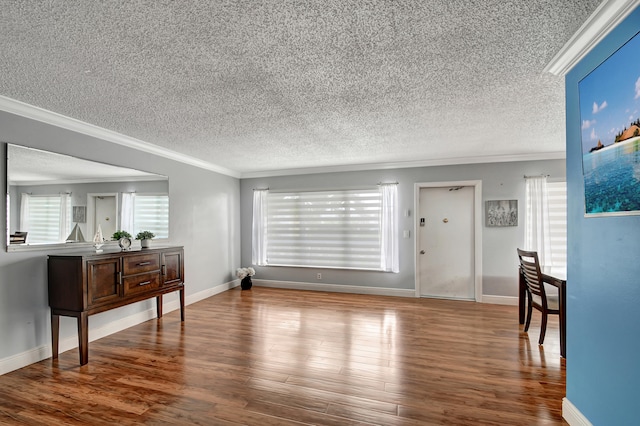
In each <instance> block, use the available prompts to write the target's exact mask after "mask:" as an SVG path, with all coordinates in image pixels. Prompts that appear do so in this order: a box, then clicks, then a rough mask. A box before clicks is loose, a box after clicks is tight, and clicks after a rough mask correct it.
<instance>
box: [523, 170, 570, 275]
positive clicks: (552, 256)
mask: <svg viewBox="0 0 640 426" xmlns="http://www.w3.org/2000/svg"><path fill="white" fill-rule="evenodd" d="M526 203H527V205H526V216H525V243H524V245H525V249H526V250H533V251H537V252H538V257H539V259H540V264H541V265H542V266H554V267H555V266H560V267H562V266H566V264H567V184H566V182H564V181H561V182H558V181H556V182H548V181H547V178H546V177H544V176H542V177H533V178H527V181H526Z"/></svg>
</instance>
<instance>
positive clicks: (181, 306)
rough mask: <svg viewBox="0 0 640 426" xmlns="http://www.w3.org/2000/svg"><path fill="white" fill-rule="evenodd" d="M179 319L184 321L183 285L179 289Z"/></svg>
mask: <svg viewBox="0 0 640 426" xmlns="http://www.w3.org/2000/svg"><path fill="white" fill-rule="evenodd" d="M180 321H183V322H184V286H183V287H182V288H181V289H180Z"/></svg>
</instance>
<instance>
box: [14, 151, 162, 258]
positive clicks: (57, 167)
mask: <svg viewBox="0 0 640 426" xmlns="http://www.w3.org/2000/svg"><path fill="white" fill-rule="evenodd" d="M6 152H7V163H6V164H7V168H6V170H7V180H6V182H7V233H6V234H7V237H6V238H7V240H6V247H7V251H20V250H29V249H42V248H43V246H44V247H47V248H55V247H72V246H73V247H79V246H84V245H86V246H91V245H92V244H93V239H94V236H95V235H96V233H97V232H98V230H100V231H101V233H102V235H103V236H104V238H105V240H107V241H109V240H111V237H112V235H113V234H114V232H116V231H120V230H124V231H127V232H129V233H130V234H131V235H132V237H135V236H136V234H137V233H138V232H140V231H151V232H153V233H154V234H155V235H156V238H169V180H168V178H167V177H166V176H161V175H157V174H153V173H147V172H143V171H140V170H134V169H128V168H124V167H118V166H113V165H109V164H104V163H98V162H95V161H89V160H84V159H80V158H76V157H72V156H69V155H62V154H58V153H53V152H49V151H43V150H40V149H34V148H29V147H24V146H20V145H13V144H7V151H6Z"/></svg>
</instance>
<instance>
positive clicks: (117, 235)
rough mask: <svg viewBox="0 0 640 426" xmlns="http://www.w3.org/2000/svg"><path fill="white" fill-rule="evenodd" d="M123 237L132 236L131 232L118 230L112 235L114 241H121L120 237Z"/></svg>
mask: <svg viewBox="0 0 640 426" xmlns="http://www.w3.org/2000/svg"><path fill="white" fill-rule="evenodd" d="M123 237H127V238H131V234H130V233H128V232H127V231H116V232H114V233H113V235H112V236H111V239H112V240H114V241H119V240H120V238H123Z"/></svg>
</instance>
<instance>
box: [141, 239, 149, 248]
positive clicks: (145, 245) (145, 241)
mask: <svg viewBox="0 0 640 426" xmlns="http://www.w3.org/2000/svg"><path fill="white" fill-rule="evenodd" d="M150 244H151V240H140V247H142V248H149V245H150Z"/></svg>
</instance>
